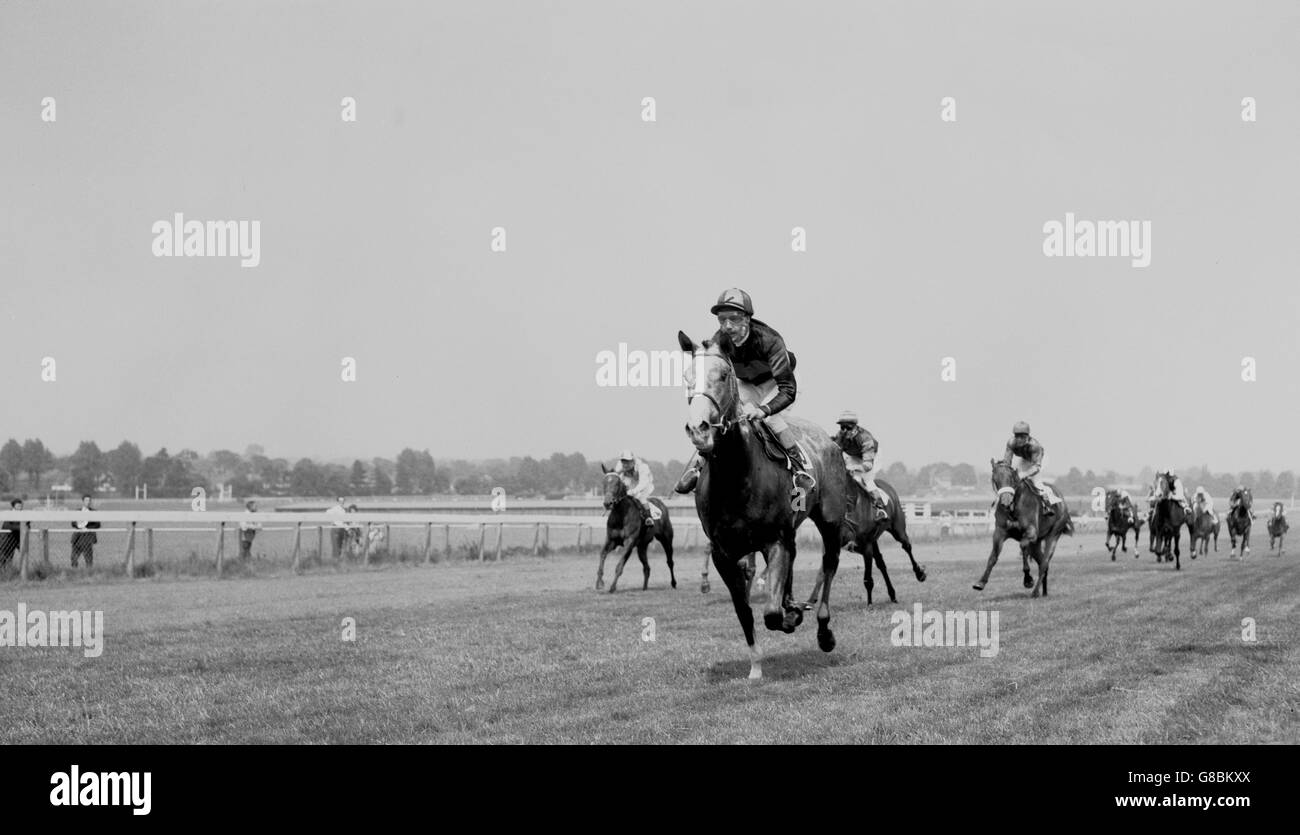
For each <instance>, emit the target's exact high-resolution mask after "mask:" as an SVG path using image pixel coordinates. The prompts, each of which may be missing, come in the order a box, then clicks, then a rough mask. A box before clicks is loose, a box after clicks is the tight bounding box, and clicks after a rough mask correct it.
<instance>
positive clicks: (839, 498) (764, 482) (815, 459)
mask: <svg viewBox="0 0 1300 835" xmlns="http://www.w3.org/2000/svg"><path fill="white" fill-rule="evenodd" d="M677 341H678V343H679V344H680V345H681V348H682V350H683V351H686V352H688V353H690V354H691V362H690V364H689V365H688V367H687V369H686V374H685V378H686V386H687V395H686V396H687V408H688V409H689V413H690V419H689V421H688V422H687V424H686V434H687V435H688V436H690V439H691V443H692V444H693V445H694V446H695V449H696V450H697V451H698V452H699V453H700V455H701V458H702V463H703V466H702V467H701V472H700V479H699V482H698V483H697V486H696V488H695V509H696V511H697V512H698V513H699V515H700V524H701V525H702V526H703V528H704V534H705V536H707V537H708V539H709V542H710V545H711V548H712V551H713V566H714V568H716V569H717V570H718V576H719V577H721V578H722V581H723V582H724V583H726V585H727V590H728V591H729V592H731V602H732V605H734V606H735V609H736V617H737V618H738V619H739V620H740V627H741V629H742V630H744V633H745V643H746V644H748V645H749V651H750V667H749V677H750V678H752V679H755V678H762V676H763V667H762V656H761V654H760V653H759V651H758V646H757V644H756V643H755V641H754V613H753V610H751V609H750V605H749V593H748V589H747V582H746V576H745V571H744V569H743V567H742V566H741V564H740V562H741V561H742V560H745V559H746V558H747V557H748V555H749V554H752V553H754V552H756V551H758V552H762V553H763V555H764V556H765V557H766V559H767V574H768V583H767V592H768V599H767V603H766V605H765V606H764V609H763V623H764V625H765V626H767V628H768V629H772V630H777V629H779V630H781V631H782V632H786V633H790V632H793V631H794V630H795V628H796V627H797V626H798V625H799V624H800V623H801V622H802V621H803V610H802V609H801V608H800V607H799V606H797V605H795V604H794V602H793V594H794V593H793V590H792V589H791V582H792V580H793V577H794V557H795V543H794V535H795V529H796V528H798V527H799V525H800V524H801V523H802V522H803V521H804V519H811V520H812V521H813V524H815V525H816V526H817V530H818V532H819V533H820V534H821V537H822V544H823V552H822V571H823V572H824V573H825V575H826V596H825V598H824V599H823V600H822V604H821V607H820V608H819V609H818V611H817V645H818V646H819V647H821V649H822V651H823V652H830V651H831V650H832V649H834V648H835V636H834V634H833V633H832V632H831V629H830V617H831V615H830V589H831V582H832V581H833V580H834V578H835V570H836V569H837V568H838V567H839V558H840V524H841V522H842V521H843V519H844V511H845V496H846V495H847V493H846V488H847V482H848V471H847V470H845V468H844V459H843V458H842V456H841V455H840V450H839V448H838V447H836V446H835V444H834V443H833V442H832V441H831V439H830V436H829V435H827V434H826V432H825V430H823V429H822V428H821V427H819V426H817V425H816V424H814V423H811V422H809V421H806V420H801V419H799V418H794V417H786V422H787V423H789V425H790V427H791V429H793V430H794V433H795V436H796V438H797V440H798V441H799V442H800V443H801V444H803V446H804V449H805V450H806V451H807V454H808V458H809V460H810V462H811V468H810V471H809V472H810V474H811V475H812V476H813V477H814V478H815V479H816V484H814V485H812V486H811V487H810V488H805V487H802V486H800V487H795V486H794V483H793V479H792V478H791V476H790V472H789V471H788V470H787V469H786V465H785V462H784V460H773V458H772V457H771V456H769V454H768V452H767V449H768V448H769V447H768V446H767V445H766V443H765V440H764V436H763V433H764V432H765V431H766V430H765V429H764V428H762V427H761V426H760V425H758V424H754V425H751V423H750V421H748V420H745V419H744V418H743V417H742V415H741V409H740V390H739V388H738V386H737V381H736V372H735V369H734V368H733V367H732V365H731V361H730V360H728V359H727V358H726V356H724V355H723V354H722V353H721V351H719V350H718V347H717V346H716V345H711V344H709V343H707V342H706V343H704V344H703V345H699V344H696V343H695V342H694V341H693V340H691V338H690V337H688V336H687V335H686V334H684V333H681V332H678V334H677ZM779 449H780V447H779V444H778V445H777V450H778V452H777V453H776V454H777V455H778V456H779V457H780V458H781V459H784V455H783V454H781V453H780V452H779Z"/></svg>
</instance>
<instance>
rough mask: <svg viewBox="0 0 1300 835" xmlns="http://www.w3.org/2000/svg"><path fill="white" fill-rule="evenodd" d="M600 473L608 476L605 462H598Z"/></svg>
mask: <svg viewBox="0 0 1300 835" xmlns="http://www.w3.org/2000/svg"><path fill="white" fill-rule="evenodd" d="M600 471H601V473H602V474H604V475H609V470H608V469H607V468H606V467H605V462H604V461H601V462H600Z"/></svg>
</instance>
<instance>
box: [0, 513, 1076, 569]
mask: <svg viewBox="0 0 1300 835" xmlns="http://www.w3.org/2000/svg"><path fill="white" fill-rule="evenodd" d="M691 510H693V508H691ZM683 511H686V509H685V508H680V509H678V512H677V513H676V514H674V515H673V517H672V522H673V526H674V528H675V529H676V530H677V534H676V536H677V538H676V542H675V544H676V546H677V547H678V548H682V549H689V548H698V547H701V546H703V545H705V544H706V541H705V537H704V535H703V531H702V530H701V527H700V523H699V519H698V518H696V517H695V515H694V514H693V513H690V514H689V515H688V514H687V513H686V512H683ZM904 512H905V514H906V516H907V518H908V529H909V531H910V532H912V533H913V534H915V533H918V532H919V533H923V534H930V535H937V536H939V537H941V538H942V537H947V536H978V535H981V534H983V533H985V532H987V531H988V530H990V529H991V524H992V516H991V514H990V512H989V511H987V510H957V511H953V512H947V511H945V512H943V513H940V514H938V515H937V516H936V515H934V514H933V513H932V506H931V504H930V503H928V502H907V503H905V504H904ZM1097 521H1099V520H1096V519H1093V518H1091V517H1088V516H1082V517H1076V522H1077V523H1079V524H1080V525H1082V526H1084V527H1086V526H1089V525H1090V524H1091V523H1093V522H1097ZM4 522H18V523H19V524H20V526H21V533H22V535H21V538H20V541H19V543H18V544H17V547H16V548H14V547H13V546H8V547H4V548H0V554H3V553H6V552H11V553H12V552H13V551H16V552H17V556H18V562H19V572H20V575H21V577H22V579H24V580H26V579H27V578H28V572H29V570H30V567H31V551H32V547H33V541H34V540H36V541H38V542H39V548H40V558H41V561H42V562H43V563H45V564H50V563H51V561H50V549H51V540H52V536H51V535H52V534H72V535H74V537H75V535H76V534H85V533H94V534H96V538H97V539H99V538H100V537H104V539H107V540H108V542H110V543H115V544H116V547H115V548H111V549H110V548H107V547H106V546H105V544H101V543H102V540H101V543H97V544H96V547H97V548H100V550H101V553H103V551H104V550H109V551H110V553H113V552H116V553H120V554H122V556H123V560H124V563H125V567H126V571H127V574H128V575H134V573H135V568H136V565H137V563H139V562H141V561H143V562H145V563H146V564H152V563H154V562H155V551H156V549H157V547H158V546H159V544H160V543H159V541H160V540H161V541H162V545H163V546H165V547H171V548H172V549H173V550H175V549H176V548H177V546H176V542H177V539H176V537H181V536H183V539H182V540H181V542H182V543H183V544H182V546H180V550H184V549H185V548H187V547H188V548H190V550H191V554H192V555H196V554H197V550H195V546H197V549H200V550H203V551H207V549H208V548H209V547H210V548H211V549H212V550H211V551H210V552H209V553H212V554H213V555H214V557H215V562H216V569H217V574H218V576H220V575H221V573H222V571H223V570H224V568H225V565H226V563H227V561H228V559H229V557H228V555H227V542H226V539H227V535H229V536H230V537H231V538H232V540H233V542H232V544H231V546H230V547H231V549H232V550H234V549H238V547H239V538H240V529H241V525H242V524H245V523H257V525H258V528H257V531H258V538H259V540H260V542H259V543H258V545H257V547H258V548H259V550H261V551H262V553H263V554H264V553H265V551H266V549H267V547H268V545H267V541H268V538H267V537H265V536H264V534H266V533H283V534H292V536H291V537H285V538H283V539H281V540H278V541H277V542H276V543H275V545H274V546H272V550H274V549H275V548H279V549H280V550H281V551H284V552H288V555H289V557H290V561H291V564H292V567H293V570H294V571H295V572H297V571H299V570H301V567H302V562H303V559H304V557H309V556H310V555H311V553H312V552H311V551H310V548H309V546H310V545H311V544H312V542H311V540H312V539H314V540H315V546H316V549H315V554H316V556H317V558H319V559H320V560H322V561H323V560H324V557H325V540H326V531H336V530H361V531H364V534H363V535H362V536H361V537H360V540H361V548H360V550H361V553H360V557H361V559H362V561H363V562H364V563H365V564H369V563H370V562H371V558H372V556H373V552H378V551H379V550H381V549H380V548H377V547H375V548H372V535H371V532H372V531H373V530H374V529H376V528H379V529H381V530H382V531H383V539H382V541H383V548H385V549H389V550H393V549H395V548H396V546H397V544H398V541H399V540H402V539H404V540H405V543H404V544H405V545H406V546H407V547H408V548H410V549H412V550H414V551H415V552H416V553H417V555H418V556H419V557H420V558H422V560H423V561H424V562H426V563H428V562H432V561H433V557H434V555H435V554H437V555H440V556H441V557H442V558H444V559H447V558H450V557H452V556H453V554H454V552H455V550H457V549H459V550H462V551H463V552H464V553H466V554H467V556H469V557H471V558H475V559H477V560H479V561H484V560H486V559H488V558H489V556H491V557H493V558H495V559H497V560H500V559H501V558H502V555H503V553H504V551H505V550H506V548H516V549H524V550H531V552H532V553H533V554H534V555H539V554H543V553H547V552H549V551H550V550H551V548H552V545H553V544H554V545H555V547H561V548H564V547H572V548H576V549H577V550H578V551H579V552H582V551H584V550H586V549H589V548H594V547H598V546H599V545H600V544H603V542H604V537H605V534H604V528H605V520H604V518H603V517H601V516H595V515H589V516H573V515H541V514H515V515H510V514H504V513H479V514H469V513H403V512H383V511H380V512H358V513H349V514H347V515H346V516H338V515H334V514H329V513H323V512H302V511H297V512H292V513H286V512H275V511H265V512H259V513H243V512H236V511H207V512H192V511H166V510H147V509H140V510H126V511H91V512H84V511H69V510H29V511H21V512H18V511H12V510H0V523H4ZM90 522H97V523H99V524H100V526H101V527H99V528H94V529H86V528H84V527H75V526H74V523H76V524H78V525H85V524H86V523H90ZM918 528H919V531H918ZM453 534H455V537H454V538H455V542H454V543H453ZM553 534H554V537H553ZM5 535H9V534H7V533H3V534H0V536H5ZM119 535H120V536H119ZM196 535H204V536H196ZM209 537H210V538H209ZM330 538H331V544H333V537H332V536H331V537H330ZM553 538H554V539H555V540H557V541H555V542H553ZM507 540H511V541H510V543H509V544H507ZM798 541H799V542H800V543H801V544H808V545H814V546H815V545H818V544H819V540H818V538H817V533H816V530H815V529H814V528H813V527H812V526H811V525H803V526H801V527H800V530H799V534H798ZM204 543H207V544H206V545H205V544H204ZM2 544H3V543H0V545H2ZM11 548H12V549H13V551H10V549H11ZM334 556H335V557H336V558H339V557H340V550H339V549H338V548H337V547H336V548H335V551H334Z"/></svg>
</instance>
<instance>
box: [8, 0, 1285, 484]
mask: <svg viewBox="0 0 1300 835" xmlns="http://www.w3.org/2000/svg"><path fill="white" fill-rule="evenodd" d="M349 96H350V97H353V98H354V99H355V102H356V120H355V121H344V120H343V119H342V118H341V113H342V110H343V108H342V106H341V102H342V100H343V98H344V97H349ZM1247 96H1250V97H1253V98H1254V99H1255V101H1256V108H1257V109H1256V120H1255V121H1253V122H1246V121H1243V119H1242V110H1243V106H1242V99H1243V98H1244V97H1247ZM46 97H52V98H53V99H54V100H55V107H56V119H55V121H53V122H49V121H44V120H43V119H42V113H43V110H44V107H43V104H42V100H43V99H45V98H46ZM646 97H653V98H654V102H655V120H654V121H652V122H648V121H645V120H644V119H643V103H642V102H643V99H645V98H646ZM945 97H952V98H953V99H954V100H955V108H956V120H955V121H945V120H944V119H942V118H941V115H942V113H941V110H942V108H941V100H942V99H944V98H945ZM1297 147H1300V5H1297V4H1295V3H1284V2H1256V3H1250V2H1242V3H1232V4H1226V3H1214V4H1211V3H1184V2H1166V3H1155V2H1153V3H1142V4H1133V3H1127V2H1093V3H1089V4H1086V5H1083V6H1078V7H1072V8H1065V7H1063V6H1062V5H1060V4H1051V6H1050V7H1047V4H1038V3H1011V2H1000V3H971V2H960V3H959V2H936V3H926V4H918V3H908V2H899V3H869V4H868V3H847V2H845V3H817V4H804V3H769V2H743V3H742V2H709V3H698V2H696V3H681V2H658V3H654V4H641V3H621V2H620V3H614V2H567V3H540V2H529V3H524V2H519V3H492V2H476V3H409V4H398V3H389V2H375V3H364V4H363V3H338V2H315V3H310V4H307V3H296V2H295V3H289V2H279V3H270V4H268V3H244V2H221V3H187V2H180V3H167V4H158V3H143V2H110V3H103V4H84V3H41V4H30V3H7V4H3V5H0V149H2V150H3V153H0V334H2V336H0V391H3V392H4V396H3V400H2V401H0V437H16V438H18V439H20V440H22V439H23V438H27V437H39V438H41V439H43V440H44V441H45V443H46V445H47V446H49V447H51V448H52V449H54V450H55V451H56V452H58V453H61V454H66V453H68V452H71V451H73V450H74V449H75V447H76V445H77V443H78V442H79V441H82V440H95V441H96V442H97V443H98V444H99V445H100V447H101V448H110V447H113V446H116V445H117V443H118V442H119V441H121V440H122V439H124V438H125V439H129V440H132V441H134V442H136V443H138V444H140V446H141V447H142V448H143V449H144V450H145V451H146V452H152V451H155V450H156V449H157V448H159V447H167V448H168V449H169V450H171V451H173V452H175V451H176V450H179V449H181V448H185V447H189V448H193V449H196V450H198V451H200V452H207V451H210V450H213V449H218V448H229V449H234V450H237V451H242V450H243V449H244V448H245V447H246V446H247V445H249V444H252V443H257V444H261V445H263V446H264V447H265V448H266V450H267V452H268V454H271V455H275V456H280V457H285V458H290V459H296V458H297V457H300V456H310V457H315V458H318V459H338V458H351V457H358V458H369V457H372V456H386V457H392V456H394V455H396V453H397V451H398V450H400V449H401V448H403V447H406V446H410V447H414V448H416V449H425V448H427V449H429V450H430V451H431V452H432V454H433V455H434V456H435V457H437V458H487V457H510V456H515V455H520V456H522V455H532V456H535V457H541V456H547V455H549V454H551V453H552V452H557V451H561V452H575V451H576V452H582V453H583V454H585V455H587V456H588V457H589V458H606V459H608V458H612V457H615V456H616V455H617V453H618V451H619V450H621V449H623V448H625V447H631V448H633V449H634V450H635V451H636V452H637V453H638V454H640V455H642V456H643V457H647V458H654V459H668V458H681V459H684V458H685V457H686V456H687V455H688V454H689V453H690V451H691V448H690V445H689V443H688V441H687V438H686V435H685V432H684V429H683V425H684V423H685V420H686V405H685V400H684V397H683V392H682V391H681V390H680V389H678V388H675V387H602V386H598V385H597V384H596V370H597V362H596V358H597V356H598V355H599V354H600V352H602V351H607V350H610V351H616V350H617V349H618V346H619V344H620V343H626V344H627V345H628V347H629V348H630V349H632V350H646V351H649V350H668V349H673V348H675V347H676V343H677V336H676V335H677V332H678V330H684V331H686V332H687V333H688V334H689V335H691V336H692V337H694V338H695V339H697V340H699V339H703V338H705V337H707V336H709V335H710V334H711V333H712V332H713V330H714V329H715V328H716V319H715V318H714V317H712V316H711V315H710V314H709V307H710V306H711V305H712V304H713V302H714V300H715V299H716V298H717V296H718V294H719V293H720V292H721V291H722V290H723V289H725V288H727V287H732V286H739V287H741V288H744V289H746V290H747V291H749V292H750V294H751V295H752V296H753V299H754V304H755V308H756V315H757V318H759V319H761V320H763V321H764V322H767V323H768V324H770V325H772V326H773V327H774V328H776V330H778V331H779V332H780V333H781V334H782V335H783V337H784V338H785V340H786V343H787V345H788V347H789V348H790V350H792V351H793V352H794V353H795V354H796V355H797V357H798V370H797V379H798V387H799V394H798V398H797V400H796V402H795V404H794V406H793V407H792V413H793V414H797V415H800V416H803V417H807V418H810V419H813V420H817V421H820V422H821V423H823V424H824V425H826V426H827V427H830V426H832V425H833V422H834V420H835V417H836V416H837V415H838V414H839V413H840V411H841V410H843V409H854V410H856V411H857V412H858V413H859V414H860V415H861V416H862V421H863V423H864V425H866V426H867V427H868V428H870V429H871V431H872V432H873V433H874V434H875V435H876V437H877V438H878V439H879V441H880V454H879V458H878V462H879V464H880V465H881V466H882V467H888V465H889V464H890V463H892V462H894V461H903V462H905V463H907V464H909V466H912V467H916V466H919V465H921V464H924V463H927V462H932V461H939V460H947V461H952V462H956V461H967V462H971V463H975V464H976V465H977V466H978V465H980V464H982V463H983V462H984V461H986V460H987V459H988V458H989V457H992V456H995V455H1001V453H1002V450H1003V447H1004V445H1005V442H1006V440H1007V438H1008V437H1009V434H1010V430H1011V425H1012V423H1013V422H1015V421H1016V420H1022V419H1023V420H1027V421H1029V422H1030V424H1031V425H1032V427H1033V431H1034V435H1035V437H1037V438H1038V439H1039V440H1040V441H1041V442H1042V443H1043V445H1044V446H1045V448H1046V450H1047V460H1046V469H1047V470H1048V471H1049V472H1053V471H1056V472H1064V470H1066V469H1068V468H1069V467H1071V466H1078V467H1080V468H1082V469H1088V468H1092V469H1096V470H1098V471H1101V470H1105V469H1115V470H1118V471H1120V472H1125V473H1134V472H1137V471H1138V470H1139V469H1141V468H1142V467H1143V466H1145V465H1152V466H1177V467H1182V466H1187V465H1192V464H1195V465H1200V464H1205V465H1207V466H1209V467H1210V468H1211V469H1213V470H1228V471H1234V472H1235V471H1241V470H1248V469H1249V470H1254V469H1265V468H1267V469H1272V470H1274V471H1277V470H1284V469H1297V470H1300V444H1297V442H1296V439H1297V432H1296V428H1295V427H1296V426H1297V416H1298V415H1300V386H1298V385H1297V383H1298V382H1300V322H1298V317H1297V311H1298V310H1300V256H1298V255H1297V249H1296V246H1295V241H1296V238H1297V223H1298V222H1300V207H1298V206H1297V202H1296V199H1295V195H1296V194H1297V193H1300V155H1297V154H1296V153H1295V148H1297ZM177 212H181V213H184V215H185V217H186V218H187V219H197V220H203V221H208V220H237V219H242V220H254V219H255V220H257V221H259V224H260V233H261V234H260V263H259V264H258V265H257V266H256V267H241V266H240V261H239V259H238V258H229V257H226V258H223V257H158V256H155V255H154V253H153V243H154V237H155V236H154V233H153V231H152V230H153V225H154V223H155V222H156V221H159V220H171V218H172V217H173V215H174V214H175V213H177ZM1067 212H1068V213H1073V214H1074V215H1075V217H1076V218H1078V219H1080V220H1093V221H1119V220H1123V221H1134V220H1136V221H1149V222H1150V224H1151V229H1152V233H1151V263H1150V265H1149V266H1146V267H1144V268H1139V267H1134V266H1133V265H1132V264H1131V261H1130V259H1129V258H1122V257H1050V258H1049V257H1047V256H1046V255H1044V252H1043V243H1044V238H1045V234H1044V224H1046V223H1048V222H1049V221H1052V220H1056V221H1061V222H1064V220H1065V217H1066V213H1067ZM497 227H501V228H504V230H505V234H506V239H505V240H506V246H505V251H493V248H492V243H493V234H494V233H493V229H494V228H497ZM794 227H802V228H803V229H804V230H805V231H806V241H807V248H806V251H803V252H796V251H793V249H792V246H791V241H792V229H793V228H794ZM47 357H48V358H53V360H54V361H55V379H54V380H52V381H50V380H45V379H42V375H43V371H46V370H47V366H45V365H43V364H44V363H45V358H47ZM345 357H351V358H353V359H354V360H355V364H356V366H355V367H356V379H355V381H344V380H343V379H341V377H342V375H341V363H342V361H343V358H345ZM945 357H951V358H952V359H953V360H954V361H955V371H956V374H955V379H953V380H948V381H945V380H942V379H941V371H942V362H943V359H944V358H945ZM1246 357H1251V358H1253V359H1254V361H1255V368H1256V379H1255V380H1254V381H1249V382H1248V381H1245V380H1243V379H1242V372H1243V367H1242V363H1243V359H1244V358H1246Z"/></svg>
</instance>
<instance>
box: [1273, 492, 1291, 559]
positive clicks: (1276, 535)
mask: <svg viewBox="0 0 1300 835" xmlns="http://www.w3.org/2000/svg"><path fill="white" fill-rule="evenodd" d="M1290 528H1291V526H1290V525H1288V524H1287V522H1286V516H1284V515H1283V514H1282V503H1281V502H1274V503H1273V515H1272V516H1270V517H1268V551H1269V553H1270V554H1271V553H1273V544H1274V543H1276V544H1277V555H1278V556H1279V557H1280V556H1282V538H1283V537H1284V536H1286V532H1287V531H1288V530H1290Z"/></svg>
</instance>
